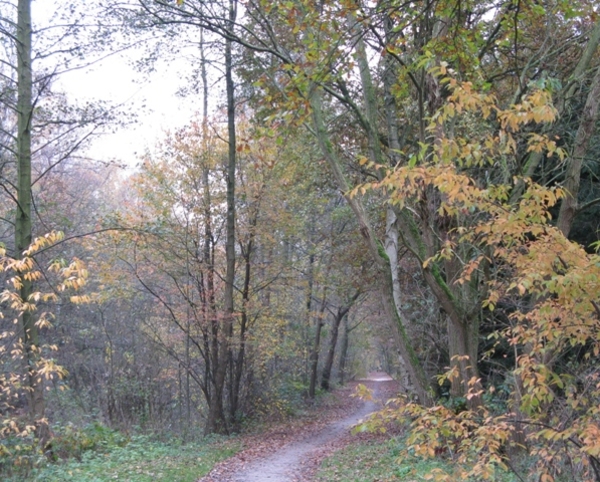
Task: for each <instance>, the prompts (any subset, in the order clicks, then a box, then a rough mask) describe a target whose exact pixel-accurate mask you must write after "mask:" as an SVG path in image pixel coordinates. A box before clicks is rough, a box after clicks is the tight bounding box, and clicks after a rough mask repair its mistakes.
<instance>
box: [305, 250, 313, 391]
mask: <svg viewBox="0 0 600 482" xmlns="http://www.w3.org/2000/svg"><path fill="white" fill-rule="evenodd" d="M310 249H311V252H310V254H309V255H308V269H307V272H306V277H307V278H308V279H307V284H306V312H305V320H304V328H303V330H302V332H303V333H302V334H303V340H302V352H303V358H304V370H303V382H304V383H306V381H307V378H306V377H307V376H308V374H309V373H310V356H311V352H310V345H309V343H310V321H311V319H312V316H311V309H312V297H313V287H314V265H315V254H314V253H313V252H312V246H311V247H310ZM309 378H310V377H309Z"/></svg>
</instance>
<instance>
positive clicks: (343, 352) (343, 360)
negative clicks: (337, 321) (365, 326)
mask: <svg viewBox="0 0 600 482" xmlns="http://www.w3.org/2000/svg"><path fill="white" fill-rule="evenodd" d="M342 321H343V324H344V332H343V334H342V342H341V343H342V345H341V346H340V361H339V365H338V379H339V381H340V385H343V384H344V383H345V382H346V364H347V361H348V344H349V336H350V332H349V331H348V317H347V316H345V317H344V318H343V319H342Z"/></svg>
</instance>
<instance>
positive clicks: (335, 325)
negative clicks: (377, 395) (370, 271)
mask: <svg viewBox="0 0 600 482" xmlns="http://www.w3.org/2000/svg"><path fill="white" fill-rule="evenodd" d="M359 296H360V291H357V292H356V293H355V294H354V296H352V298H351V299H350V300H349V301H348V303H347V304H346V305H344V306H341V307H339V308H338V311H337V313H336V315H335V316H334V318H333V321H332V324H331V338H330V342H329V350H328V351H327V358H326V359H325V366H324V367H323V376H322V379H321V388H323V389H324V390H329V388H330V386H329V384H330V380H331V370H332V368H333V360H334V358H335V347H336V345H337V340H338V333H339V330H340V324H341V322H342V320H343V319H344V318H346V317H347V315H348V312H349V311H350V309H351V308H352V306H353V305H354V302H355V301H356V300H357V299H358V297H359Z"/></svg>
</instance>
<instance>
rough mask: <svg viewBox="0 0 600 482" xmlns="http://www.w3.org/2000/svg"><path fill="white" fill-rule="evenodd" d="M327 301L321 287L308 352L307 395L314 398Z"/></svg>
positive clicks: (325, 292)
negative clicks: (313, 337)
mask: <svg viewBox="0 0 600 482" xmlns="http://www.w3.org/2000/svg"><path fill="white" fill-rule="evenodd" d="M326 302H327V288H326V287H324V288H323V299H322V301H321V308H320V309H319V313H318V314H317V316H316V320H315V341H314V344H313V348H312V351H311V353H310V384H309V387H308V397H309V398H315V395H316V390H317V375H318V370H319V352H320V351H321V330H322V328H323V325H324V324H325V322H324V321H323V316H324V313H325V303H326Z"/></svg>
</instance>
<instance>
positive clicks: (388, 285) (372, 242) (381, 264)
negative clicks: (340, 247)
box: [310, 86, 432, 405]
mask: <svg viewBox="0 0 600 482" xmlns="http://www.w3.org/2000/svg"><path fill="white" fill-rule="evenodd" d="M313 89H314V90H313V92H312V95H311V98H310V103H311V107H312V111H313V123H314V128H315V134H316V136H317V141H318V142H319V147H320V149H321V152H322V153H323V155H324V157H325V160H326V162H327V163H328V165H329V167H330V169H331V170H332V173H333V178H334V181H335V182H336V184H337V187H338V189H339V190H340V191H341V192H342V193H344V197H345V199H346V202H347V203H348V205H349V206H350V208H351V209H352V211H353V212H354V214H355V216H356V219H357V222H358V225H359V230H360V233H361V235H362V236H363V238H364V239H365V241H366V243H367V246H368V249H369V252H370V254H371V257H372V258H373V261H374V262H375V265H376V266H377V269H378V271H379V279H380V280H381V281H380V289H381V294H382V300H383V308H384V310H385V315H386V317H387V319H388V320H389V321H390V324H391V326H390V327H391V328H392V332H393V335H394V338H395V342H396V344H397V346H398V349H399V351H400V354H401V356H402V357H404V359H405V360H406V361H407V369H408V371H409V374H410V377H411V379H412V380H413V383H414V384H415V392H416V394H417V396H418V397H419V399H420V400H421V403H424V404H426V405H428V404H430V403H431V402H432V399H431V386H430V384H429V381H428V379H427V376H426V375H425V371H424V370H423V367H422V366H421V363H420V361H419V359H418V358H417V356H416V353H415V351H414V348H413V346H412V345H411V342H410V340H409V339H408V335H407V334H406V330H405V320H403V319H402V315H401V313H400V312H399V311H398V310H397V308H396V304H395V303H394V297H393V286H392V276H391V272H390V265H389V259H388V257H387V255H386V254H385V250H384V248H383V246H382V245H381V242H379V240H378V239H377V237H376V236H375V233H374V231H373V228H372V226H371V222H370V220H369V218H368V216H367V213H366V211H365V209H364V206H363V205H362V202H361V201H360V198H359V197H358V196H350V195H349V193H350V189H349V186H348V182H347V181H346V178H345V176H344V173H343V171H342V168H341V162H340V160H339V159H338V157H337V154H336V153H335V150H334V148H333V145H332V143H331V140H330V139H329V135H328V132H327V129H326V127H325V122H324V119H323V106H322V99H321V92H320V91H319V89H318V87H316V86H315V87H314V88H313Z"/></svg>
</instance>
